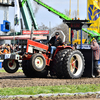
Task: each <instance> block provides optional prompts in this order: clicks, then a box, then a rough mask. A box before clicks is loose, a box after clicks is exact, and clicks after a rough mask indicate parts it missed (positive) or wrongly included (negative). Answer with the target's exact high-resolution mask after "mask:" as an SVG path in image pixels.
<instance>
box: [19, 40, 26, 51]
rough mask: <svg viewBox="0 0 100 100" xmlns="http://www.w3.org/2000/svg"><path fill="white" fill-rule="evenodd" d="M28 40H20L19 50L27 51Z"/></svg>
mask: <svg viewBox="0 0 100 100" xmlns="http://www.w3.org/2000/svg"><path fill="white" fill-rule="evenodd" d="M26 47H27V40H19V51H21V52H26Z"/></svg>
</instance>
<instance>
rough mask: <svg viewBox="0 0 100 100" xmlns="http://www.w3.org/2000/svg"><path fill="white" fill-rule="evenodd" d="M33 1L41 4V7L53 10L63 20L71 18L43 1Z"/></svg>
mask: <svg viewBox="0 0 100 100" xmlns="http://www.w3.org/2000/svg"><path fill="white" fill-rule="evenodd" d="M34 1H35V2H37V3H38V4H40V5H42V6H43V7H45V8H46V9H48V10H49V11H51V12H53V13H54V14H56V15H58V16H59V17H60V18H62V19H65V20H71V18H69V17H68V16H66V15H65V14H63V13H60V12H59V11H57V10H55V9H54V8H52V7H50V6H48V5H46V4H45V3H43V2H41V1H40V0H34Z"/></svg>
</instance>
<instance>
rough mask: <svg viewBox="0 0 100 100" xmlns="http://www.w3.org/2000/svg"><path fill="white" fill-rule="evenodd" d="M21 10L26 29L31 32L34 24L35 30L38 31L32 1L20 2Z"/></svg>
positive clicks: (24, 0) (23, 0) (21, 0)
mask: <svg viewBox="0 0 100 100" xmlns="http://www.w3.org/2000/svg"><path fill="white" fill-rule="evenodd" d="M20 10H21V13H22V17H23V20H24V24H25V28H26V29H27V30H31V27H32V23H33V26H34V29H35V30H38V26H37V23H36V20H35V17H34V13H33V9H32V6H31V3H30V0H20Z"/></svg>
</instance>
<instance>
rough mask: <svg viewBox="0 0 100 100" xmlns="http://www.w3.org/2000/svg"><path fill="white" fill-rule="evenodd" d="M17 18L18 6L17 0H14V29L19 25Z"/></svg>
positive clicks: (18, 15)
mask: <svg viewBox="0 0 100 100" xmlns="http://www.w3.org/2000/svg"><path fill="white" fill-rule="evenodd" d="M19 20H20V8H19V1H18V0H15V17H14V25H15V30H17V29H16V28H18V27H19Z"/></svg>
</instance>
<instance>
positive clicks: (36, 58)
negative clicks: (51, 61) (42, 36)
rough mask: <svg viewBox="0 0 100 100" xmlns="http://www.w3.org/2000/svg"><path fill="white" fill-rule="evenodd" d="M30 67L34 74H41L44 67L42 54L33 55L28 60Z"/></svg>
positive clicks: (44, 62)
mask: <svg viewBox="0 0 100 100" xmlns="http://www.w3.org/2000/svg"><path fill="white" fill-rule="evenodd" d="M30 66H31V68H32V69H33V70H34V71H36V72H41V71H43V70H44V69H45V67H46V61H45V58H44V56H43V55H42V54H39V53H35V54H33V55H32V57H31V59H30Z"/></svg>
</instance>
